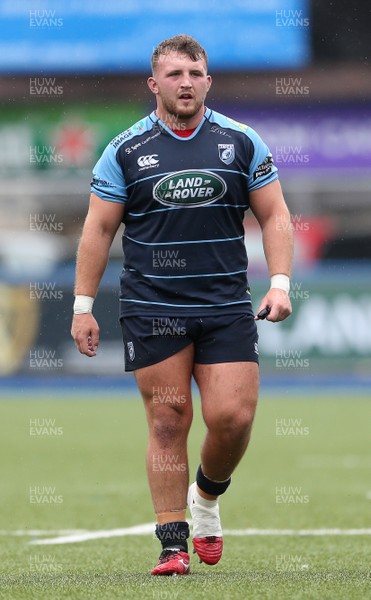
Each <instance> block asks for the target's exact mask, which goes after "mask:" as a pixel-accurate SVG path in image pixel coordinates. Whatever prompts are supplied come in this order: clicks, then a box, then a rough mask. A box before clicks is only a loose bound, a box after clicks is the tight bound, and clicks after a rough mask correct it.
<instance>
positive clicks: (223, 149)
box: [218, 144, 235, 165]
mask: <svg viewBox="0 0 371 600" xmlns="http://www.w3.org/2000/svg"><path fill="white" fill-rule="evenodd" d="M218 151H219V158H220V160H222V161H223V162H224V163H225V164H226V165H230V164H231V162H233V161H234V158H235V153H234V144H218Z"/></svg>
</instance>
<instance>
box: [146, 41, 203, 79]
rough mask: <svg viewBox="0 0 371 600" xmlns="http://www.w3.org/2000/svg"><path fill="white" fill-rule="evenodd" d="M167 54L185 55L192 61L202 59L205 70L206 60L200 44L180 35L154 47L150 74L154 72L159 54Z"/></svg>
mask: <svg viewBox="0 0 371 600" xmlns="http://www.w3.org/2000/svg"><path fill="white" fill-rule="evenodd" d="M169 52H179V54H186V55H187V56H189V58H191V59H192V60H194V61H196V60H199V59H200V58H201V59H202V58H203V59H204V61H205V62H206V68H207V65H208V59H207V53H206V50H205V48H203V47H202V46H201V44H199V43H198V41H197V40H195V39H194V38H193V37H192V36H190V35H187V34H185V33H181V34H179V35H175V36H174V37H171V38H168V39H167V40H164V41H163V42H160V43H159V44H158V46H156V48H155V49H154V51H153V53H152V57H151V66H152V72H153V71H154V70H155V68H156V66H157V63H158V59H159V58H160V56H161V54H168V53H169Z"/></svg>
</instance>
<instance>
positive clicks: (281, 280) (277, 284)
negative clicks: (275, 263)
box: [271, 273, 290, 293]
mask: <svg viewBox="0 0 371 600" xmlns="http://www.w3.org/2000/svg"><path fill="white" fill-rule="evenodd" d="M272 288H278V289H279V290H283V291H284V292H287V293H289V291H290V277H288V276H287V275H283V274H281V273H279V274H278V275H272V277H271V289H272Z"/></svg>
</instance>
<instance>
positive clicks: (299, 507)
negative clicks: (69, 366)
mask: <svg viewBox="0 0 371 600" xmlns="http://www.w3.org/2000/svg"><path fill="white" fill-rule="evenodd" d="M124 400H125V401H124ZM0 416H1V419H0V464H1V511H0V529H1V530H2V531H1V561H0V599H6V600H9V599H22V600H23V599H27V600H33V599H35V600H36V599H37V600H44V599H45V600H59V599H67V598H68V599H73V600H80V599H81V600H87V599H90V598H91V599H94V600H98V599H99V600H106V599H107V600H108V599H111V598H112V599H114V598H121V599H126V598H127V599H130V600H136V599H138V600H142V599H143V600H147V599H150V600H155V599H163V600H176V599H177V598H182V597H184V596H185V595H186V597H187V598H191V599H192V600H193V599H195V600H211V599H212V600H219V599H220V600H222V599H223V600H234V599H241V600H242V599H246V598H249V599H259V600H260V599H262V600H265V599H272V600H280V599H282V600H288V599H295V600H300V599H304V598H305V599H317V598H318V599H319V600H325V599H336V600H360V599H363V598H370V597H371V577H370V562H369V555H370V547H371V536H370V535H346V534H345V533H344V530H347V531H348V533H349V530H351V529H353V530H360V529H365V528H370V526H371V525H370V508H371V480H370V477H369V473H370V467H371V454H370V447H369V441H370V423H371V403H370V401H369V400H367V399H366V398H365V397H362V396H360V397H359V398H357V397H354V396H353V397H352V398H350V399H348V398H346V396H344V397H340V398H338V397H330V396H324V397H318V396H313V397H312V396H309V395H308V396H303V397H300V398H299V397H297V398H294V397H292V398H290V399H285V398H280V397H272V398H268V397H262V398H261V401H260V405H259V408H258V412H257V417H256V422H255V426H254V433H253V438H252V441H251V445H250V448H249V450H248V452H247V454H246V456H245V457H244V459H243V461H242V463H241V464H240V466H239V468H238V470H237V471H236V473H235V474H234V476H233V483H232V485H231V487H230V489H229V491H228V493H227V494H226V495H225V497H223V499H222V500H221V515H222V524H223V527H224V528H225V529H226V530H233V531H234V534H233V535H232V534H228V535H226V536H225V550H224V554H223V558H222V560H221V562H220V563H219V564H218V565H216V566H214V567H208V566H206V565H200V564H198V562H197V560H196V559H195V557H193V558H192V560H191V569H192V574H191V575H190V576H187V577H177V578H174V577H171V578H165V577H161V578H160V577H157V578H156V577H151V576H150V574H149V573H150V570H151V568H152V567H153V565H154V564H155V563H156V561H157V558H158V554H159V551H160V547H159V542H158V541H157V540H156V539H155V537H154V535H153V534H147V535H140V536H134V535H129V536H120V537H105V538H101V539H96V540H89V541H84V542H78V543H66V544H55V545H32V544H30V541H37V540H43V539H48V538H53V537H58V536H59V535H62V533H63V532H65V533H66V530H71V533H72V530H84V531H88V532H94V531H98V530H104V531H108V534H106V535H108V536H110V535H111V534H110V531H111V530H115V529H118V528H125V527H131V526H135V525H139V524H143V523H149V522H151V521H153V520H154V516H153V512H152V505H151V500H150V494H149V490H148V486H147V480H146V473H145V461H144V455H145V447H146V436H147V426H146V423H145V416H144V410H143V407H142V403H141V400H140V399H139V397H138V396H136V395H135V393H132V394H129V395H126V396H124V395H123V396H122V397H121V398H120V397H119V396H115V397H108V396H105V395H104V394H102V395H101V396H100V395H98V394H95V395H94V396H93V397H92V396H91V395H90V396H89V394H86V395H85V396H83V397H81V395H79V397H75V396H73V395H71V394H68V393H66V394H63V395H62V394H61V396H60V397H57V394H54V393H53V394H52V395H51V397H46V396H43V397H42V399H37V397H36V396H29V397H28V398H25V397H21V396H19V397H16V396H15V395H11V396H9V397H8V398H5V399H4V400H3V401H2V402H1V403H0ZM203 434H204V426H203V423H202V419H201V414H200V405H199V401H198V400H197V399H196V400H195V418H194V423H193V426H192V432H191V435H190V440H189V455H190V470H191V473H192V474H194V473H195V471H196V468H197V465H198V462H199V459H198V456H199V448H200V445H201V441H202V437H203ZM335 528H337V529H339V530H341V535H337V536H334V535H329V534H328V533H327V534H326V532H325V531H324V530H327V529H335ZM245 529H256V530H259V531H257V532H255V534H254V535H248V536H246V535H241V533H243V531H242V530H245ZM261 530H270V531H266V532H265V533H266V534H268V535H261V533H262V532H261ZM277 530H294V531H298V530H315V532H316V535H313V534H312V535H309V534H306V535H282V534H280V535H277V534H275V532H276V533H277ZM236 531H237V534H236ZM30 532H31V533H32V532H33V533H32V534H31V535H30ZM319 532H320V533H319ZM67 533H68V532H67ZM312 533H314V532H312Z"/></svg>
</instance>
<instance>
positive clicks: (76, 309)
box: [73, 296, 94, 315]
mask: <svg viewBox="0 0 371 600" xmlns="http://www.w3.org/2000/svg"><path fill="white" fill-rule="evenodd" d="M93 304H94V298H92V297H91V296H76V297H75V302H74V304H73V313H74V314H75V315H85V314H87V313H91V312H92V310H93Z"/></svg>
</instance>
